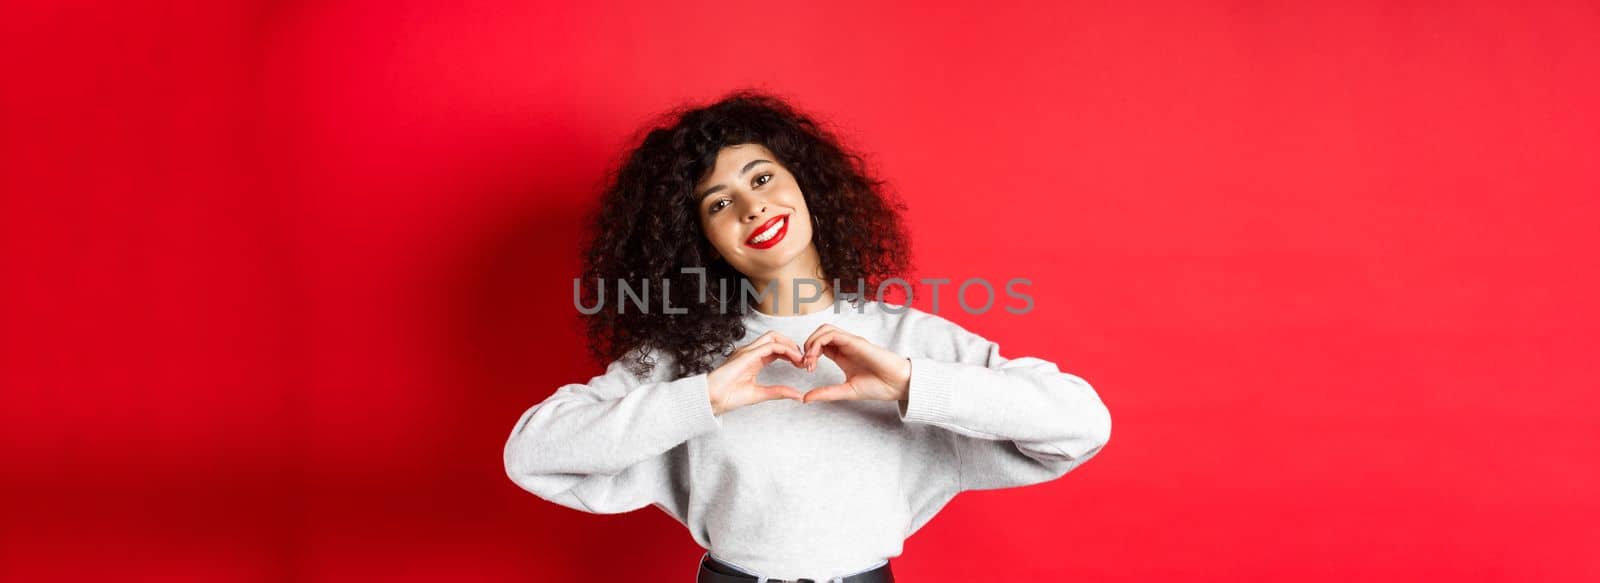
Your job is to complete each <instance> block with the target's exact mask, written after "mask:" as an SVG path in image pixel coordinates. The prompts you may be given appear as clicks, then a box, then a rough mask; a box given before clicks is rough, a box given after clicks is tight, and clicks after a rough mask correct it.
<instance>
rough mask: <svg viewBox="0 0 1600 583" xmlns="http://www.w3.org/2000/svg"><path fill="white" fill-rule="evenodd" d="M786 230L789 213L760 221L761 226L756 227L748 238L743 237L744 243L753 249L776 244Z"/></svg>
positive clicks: (787, 228) (787, 230) (787, 229)
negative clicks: (763, 221)
mask: <svg viewBox="0 0 1600 583" xmlns="http://www.w3.org/2000/svg"><path fill="white" fill-rule="evenodd" d="M788 232H789V215H778V216H776V217H772V218H770V219H767V222H765V223H761V226H759V227H756V230H755V232H754V233H752V234H751V235H750V238H749V239H745V241H744V244H745V245H749V246H750V247H752V248H755V249H766V248H768V247H771V246H773V245H777V244H778V242H779V241H782V240H783V236H784V235H785V234H787V233H788Z"/></svg>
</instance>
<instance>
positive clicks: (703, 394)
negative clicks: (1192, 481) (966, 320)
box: [505, 300, 1111, 580]
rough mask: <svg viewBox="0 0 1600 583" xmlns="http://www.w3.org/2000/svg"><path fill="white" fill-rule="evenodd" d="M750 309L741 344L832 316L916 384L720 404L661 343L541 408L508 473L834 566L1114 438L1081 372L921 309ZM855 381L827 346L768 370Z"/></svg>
mask: <svg viewBox="0 0 1600 583" xmlns="http://www.w3.org/2000/svg"><path fill="white" fill-rule="evenodd" d="M897 311H898V312H900V313H896V312H897ZM744 320H745V324H746V327H747V334H746V336H745V337H744V338H743V339H741V340H739V341H738V342H737V343H736V344H735V346H743V345H745V344H748V343H749V342H750V341H752V340H754V339H755V338H756V337H757V336H760V335H761V334H763V333H765V332H766V331H767V330H777V331H778V332H779V333H781V334H783V335H785V336H787V337H788V338H789V339H790V340H793V341H794V342H795V343H797V344H803V343H804V342H805V340H806V338H807V337H809V336H810V335H811V332H812V331H813V330H816V328H817V327H818V326H821V325H822V324H824V323H832V324H833V325H835V326H838V327H839V328H842V329H844V330H846V331H848V332H850V333H852V334H856V335H858V336H861V337H863V338H865V339H867V340H868V341H871V342H872V343H874V344H877V345H878V346H882V347H884V348H887V349H889V350H891V351H894V352H895V353H898V354H900V355H902V356H906V357H910V358H911V382H910V388H909V391H908V396H907V399H906V400H903V401H825V402H816V403H810V404H806V403H801V402H799V401H795V400H792V399H784V400H777V401H766V402H762V403H757V404H755V405H750V406H747V407H742V408H739V409H735V410H732V411H728V412H725V413H723V414H722V415H715V414H713V413H712V410H711V401H710V393H709V390H708V388H707V384H706V375H705V374H697V375H693V376H688V377H682V378H676V379H674V378H672V372H671V371H672V370H673V366H672V364H673V363H672V360H671V357H670V356H669V355H667V354H664V353H659V352H658V353H656V354H655V356H656V358H657V362H658V364H657V365H656V368H655V370H654V371H653V372H652V373H651V375H650V376H649V378H640V377H637V376H635V375H633V374H631V373H629V372H628V370H627V368H626V367H625V366H624V365H623V364H622V362H621V361H617V362H612V363H611V364H610V365H609V366H607V368H606V371H605V372H604V373H603V374H601V375H600V376H596V377H594V378H592V379H590V380H589V382H588V383H584V384H577V383H574V384H568V385H564V386H562V387H560V388H558V389H556V391H555V393H554V394H552V395H550V397H549V398H547V399H545V400H544V401H543V402H541V403H539V404H537V405H534V406H533V407H532V408H530V409H528V410H527V411H526V412H525V413H523V414H522V417H521V418H520V419H519V420H518V421H517V423H516V426H515V427H513V428H512V430H511V436H510V438H509V439H508V440H507V441H506V446H505V464H506V473H507V474H508V475H509V476H510V478H511V480H512V481H513V482H515V483H516V484H517V485H518V486H520V487H522V488H523V489H525V490H527V491H529V492H532V493H533V494H535V495H537V496H539V497H540V498H543V499H545V500H548V501H550V502H554V503H556V504H559V505H562V506H566V507H568V508H573V509H576V510H580V511H584V512H590V513H596V514H613V513H620V512H628V511H632V510H636V509H639V508H643V507H645V506H655V507H656V508H659V509H660V510H661V511H662V512H665V513H667V514H668V515H670V516H672V517H673V518H676V519H677V520H678V521H679V522H681V523H683V525H684V526H685V527H686V528H688V529H689V534H690V535H692V536H693V537H694V540H695V541H696V542H698V543H700V546H701V547H703V548H705V549H707V551H709V552H710V554H711V555H712V556H713V557H715V558H717V559H719V560H721V561H724V562H726V563H729V564H731V565H734V566H736V567H739V568H740V569H743V570H745V571H746V572H749V573H752V574H756V575H758V576H765V577H774V578H783V579H796V578H801V577H808V578H812V579H817V580H828V579H830V578H833V577H838V576H844V575H848V574H852V573H857V572H860V571H863V570H866V569H869V568H872V567H875V566H877V565H881V564H883V563H884V562H886V561H887V560H888V559H889V558H892V557H896V556H899V555H900V553H901V549H902V545H903V543H904V541H905V539H906V538H907V537H910V536H911V535H912V533H915V532H916V531H917V530H918V529H920V528H921V527H922V525H924V524H926V523H927V522H928V520H930V519H932V518H933V515H934V514H935V513H937V512H938V511H939V509H940V508H942V507H944V505H945V504H946V503H947V502H949V501H950V499H951V498H954V497H955V495H956V494H957V493H959V492H962V491H965V490H992V489H998V488H1009V487H1017V486H1027V485H1031V484H1038V483H1041V482H1046V481H1049V480H1053V479H1055V478H1058V477H1061V476H1062V475H1063V474H1066V473H1067V472H1069V471H1072V470H1073V469H1074V468H1076V467H1078V466H1079V465H1081V464H1083V462H1085V461H1088V460H1089V458H1091V457H1093V456H1094V455H1095V454H1097V453H1099V452H1100V450H1101V448H1103V447H1104V446H1105V444H1106V441H1107V440H1108V439H1110V437H1111V415H1110V412H1109V411H1107V409H1106V406H1105V404H1104V403H1102V402H1101V401H1100V397H1099V395H1097V394H1096V393H1095V391H1094V389H1093V388H1092V387H1090V386H1089V383H1088V382H1086V381H1085V380H1084V379H1082V378H1080V377H1078V376H1076V375H1073V374H1069V373H1066V372H1062V371H1061V370H1060V369H1059V368H1057V366H1056V365H1055V364H1053V363H1051V362H1048V361H1045V360H1041V359H1038V358H1033V357H1021V358H1011V359H1008V358H1006V357H1003V356H1001V355H1000V347H999V345H998V344H996V343H994V342H990V341H989V340H986V339H984V338H983V337H981V336H979V335H977V334H974V333H972V332H969V331H967V330H966V329H965V328H962V327H961V326H959V325H957V324H955V323H954V322H951V321H950V320H947V319H945V318H943V317H941V316H938V315H934V314H930V313H928V312H924V311H921V310H918V309H916V308H914V307H909V306H898V305H893V304H884V303H881V302H877V301H859V302H857V301H847V300H846V301H839V302H836V303H835V304H834V305H833V306H832V307H830V308H827V309H823V310H821V311H817V312H813V313H810V314H803V315H799V316H769V315H767V314H763V313H761V312H759V311H755V310H751V311H750V312H748V313H747V314H746V315H745V316H744ZM721 360H722V359H721V358H719V359H718V361H717V364H720V363H721ZM843 380H844V373H843V371H841V370H840V369H839V367H838V366H836V365H835V364H834V363H833V362H832V361H831V360H829V359H827V358H823V359H821V360H820V361H819V362H818V364H817V370H816V372H814V373H807V372H806V371H805V370H804V369H802V368H796V367H795V366H793V365H792V364H790V363H789V362H788V361H786V360H778V361H775V362H773V363H772V364H769V365H767V367H766V368H765V369H763V370H762V371H761V372H760V373H759V374H758V375H757V376H756V381H757V382H759V383H762V384H784V385H789V386H792V387H795V388H796V389H799V390H800V391H802V392H804V391H808V390H810V389H811V388H814V387H820V386H827V385H830V384H835V383H840V382H843Z"/></svg>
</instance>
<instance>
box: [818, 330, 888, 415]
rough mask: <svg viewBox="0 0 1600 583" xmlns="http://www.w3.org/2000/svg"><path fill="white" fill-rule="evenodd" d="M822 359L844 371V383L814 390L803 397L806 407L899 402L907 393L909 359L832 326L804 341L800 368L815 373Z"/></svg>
mask: <svg viewBox="0 0 1600 583" xmlns="http://www.w3.org/2000/svg"><path fill="white" fill-rule="evenodd" d="M823 356H827V357H828V358H829V359H832V360H833V362H834V364H837V365H839V369H840V370H843V371H844V374H845V379H844V382H843V383H840V384H837V385H828V386H825V387H817V388H815V389H812V390H811V391H809V392H807V393H805V396H804V397H803V398H802V399H801V400H802V401H803V402H805V403H815V402H817V401H860V400H880V401H898V400H902V399H905V398H906V396H907V393H908V391H909V390H910V383H911V359H909V358H906V357H904V356H900V355H899V354H895V353H894V352H893V351H890V350H889V349H886V348H883V347H881V346H878V345H876V344H873V343H872V342H869V341H868V340H867V339H865V338H862V337H860V336H857V335H855V334H851V333H849V332H846V331H844V330H843V329H841V328H839V327H838V326H834V325H833V324H823V325H822V326H819V327H817V330H816V331H815V332H812V333H811V337H810V338H807V339H806V343H805V357H804V360H803V361H802V365H801V366H803V368H805V369H806V370H807V371H809V372H816V370H817V361H818V360H820V359H821V358H822V357H823Z"/></svg>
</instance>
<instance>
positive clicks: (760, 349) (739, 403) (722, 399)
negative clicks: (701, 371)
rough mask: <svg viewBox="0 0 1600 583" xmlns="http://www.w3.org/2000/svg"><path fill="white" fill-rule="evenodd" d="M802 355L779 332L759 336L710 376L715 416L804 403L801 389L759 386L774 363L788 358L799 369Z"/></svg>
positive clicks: (781, 386) (712, 407)
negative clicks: (776, 403)
mask: <svg viewBox="0 0 1600 583" xmlns="http://www.w3.org/2000/svg"><path fill="white" fill-rule="evenodd" d="M801 356H802V355H801V354H800V347H799V346H797V345H795V343H794V341H793V340H790V339H788V338H784V337H783V335H782V334H779V333H778V332H777V331H775V330H773V331H768V332H767V333H766V334H762V335H760V336H757V337H756V339H755V340H751V341H750V343H749V344H746V345H744V346H741V347H739V348H738V349H737V350H734V351H733V352H732V353H731V354H729V355H728V358H727V360H726V361H724V362H723V363H722V365H721V366H719V367H717V369H716V370H713V371H711V372H710V373H707V375H706V385H707V388H708V389H709V390H710V392H711V411H712V413H713V414H716V415H721V414H723V413H726V412H728V411H732V410H734V409H738V408H740V407H745V406H749V405H754V404H756V403H760V402H763V401H771V400H775V399H794V400H796V401H800V400H802V398H801V393H800V389H796V388H794V387H790V386H785V385H761V384H757V383H756V374H758V373H760V372H761V369H763V368H766V366H767V365H769V364H772V363H773V361H776V360H778V359H780V358H782V359H786V360H788V361H789V362H790V363H792V364H794V366H795V368H799V367H800V360H801Z"/></svg>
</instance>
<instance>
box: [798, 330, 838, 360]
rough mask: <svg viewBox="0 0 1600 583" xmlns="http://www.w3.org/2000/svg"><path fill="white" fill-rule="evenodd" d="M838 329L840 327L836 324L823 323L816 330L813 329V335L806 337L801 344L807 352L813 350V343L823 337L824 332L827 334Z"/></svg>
mask: <svg viewBox="0 0 1600 583" xmlns="http://www.w3.org/2000/svg"><path fill="white" fill-rule="evenodd" d="M838 329H839V327H838V326H834V325H833V324H823V325H821V326H817V329H816V330H812V331H811V335H810V336H807V337H806V341H805V343H804V344H803V345H802V346H801V348H802V349H803V350H805V351H806V352H807V353H809V352H810V351H811V344H812V343H814V342H816V341H817V338H819V337H821V336H822V335H824V334H827V333H829V332H832V331H834V330H838Z"/></svg>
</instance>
